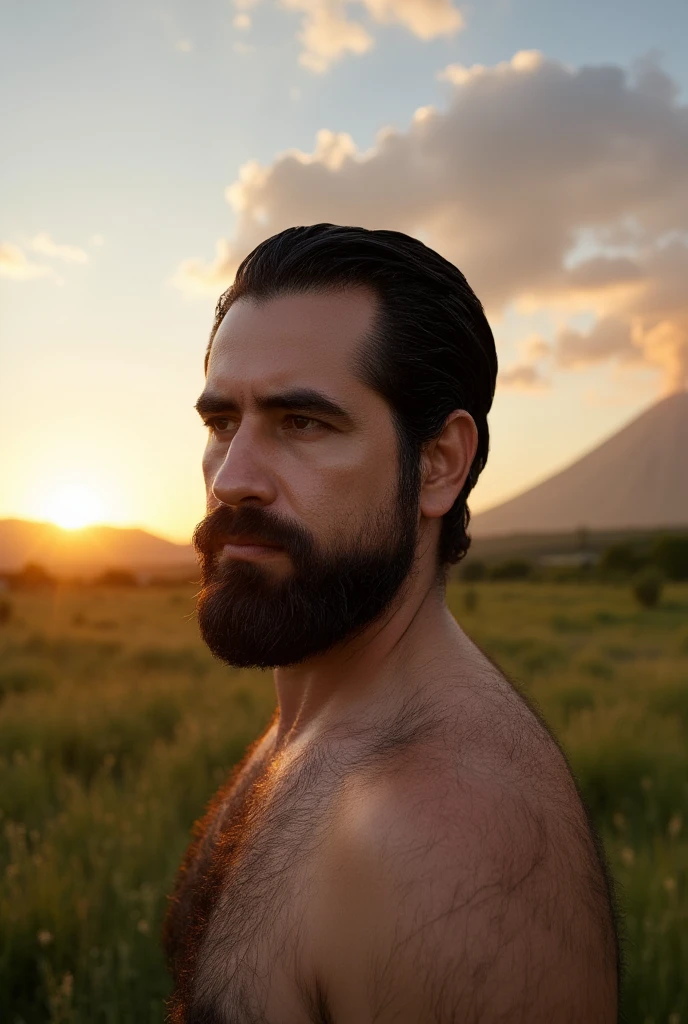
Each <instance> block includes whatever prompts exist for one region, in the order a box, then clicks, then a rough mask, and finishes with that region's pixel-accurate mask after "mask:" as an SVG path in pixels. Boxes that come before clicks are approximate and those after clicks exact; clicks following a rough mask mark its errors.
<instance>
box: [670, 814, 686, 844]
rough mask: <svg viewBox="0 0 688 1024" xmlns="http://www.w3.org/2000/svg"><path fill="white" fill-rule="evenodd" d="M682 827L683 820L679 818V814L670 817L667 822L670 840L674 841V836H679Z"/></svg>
mask: <svg viewBox="0 0 688 1024" xmlns="http://www.w3.org/2000/svg"><path fill="white" fill-rule="evenodd" d="M682 825H683V819H682V818H681V815H680V814H674V815H673V816H672V817H671V819H670V821H669V825H668V827H667V832H668V833H669V835H670V836H671V838H672V839H675V838H676V836H677V835H678V834H679V832H680V831H681V827H682Z"/></svg>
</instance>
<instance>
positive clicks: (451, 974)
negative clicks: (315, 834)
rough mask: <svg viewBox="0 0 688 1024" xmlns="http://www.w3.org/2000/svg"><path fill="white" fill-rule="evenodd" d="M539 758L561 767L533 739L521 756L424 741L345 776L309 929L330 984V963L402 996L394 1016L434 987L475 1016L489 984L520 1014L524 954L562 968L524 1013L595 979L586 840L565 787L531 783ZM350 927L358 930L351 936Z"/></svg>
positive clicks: (336, 972)
mask: <svg viewBox="0 0 688 1024" xmlns="http://www.w3.org/2000/svg"><path fill="white" fill-rule="evenodd" d="M527 766H529V768H528V770H527ZM545 766H548V767H549V770H550V771H554V772H559V771H561V770H562V769H561V764H557V759H556V757H555V755H554V753H553V751H552V750H551V748H550V747H549V746H548V744H547V743H544V742H543V745H542V747H541V748H538V745H537V744H536V745H535V749H532V750H530V751H528V755H527V757H526V755H525V754H524V753H521V754H518V753H517V752H516V750H514V751H513V754H512V756H511V758H508V757H507V758H505V757H504V756H502V755H501V754H499V756H498V755H497V753H496V752H495V751H494V750H493V751H492V753H491V756H490V757H487V758H482V759H481V758H480V757H470V756H469V757H468V758H464V759H461V758H456V757H454V758H452V757H447V756H446V755H440V754H439V753H438V752H437V751H434V752H433V751H426V752H424V753H419V754H418V755H417V756H416V757H415V758H409V757H408V756H407V757H405V758H402V759H399V761H398V763H397V764H396V765H395V766H394V770H387V771H385V772H384V773H382V774H380V775H379V776H378V777H377V778H376V779H374V780H372V781H371V780H366V782H365V783H364V784H362V785H356V784H352V785H351V786H350V787H349V790H348V792H347V793H346V795H345V797H344V798H343V799H342V800H341V803H340V805H339V811H340V812H341V813H340V814H339V815H338V816H337V819H336V825H335V827H334V828H333V830H332V832H331V834H330V839H329V841H328V843H327V844H326V845H327V850H326V851H324V857H323V865H324V872H325V874H324V877H323V882H324V887H323V888H322V889H321V890H320V891H321V893H322V902H321V915H322V916H321V919H320V922H319V926H320V929H318V928H316V932H318V930H319V934H320V936H321V945H320V949H319V957H320V958H321V962H322V963H323V965H324V966H323V970H324V972H325V974H326V975H327V974H328V973H329V974H330V975H331V976H332V977H333V979H335V980H334V982H333V983H334V984H335V987H336V985H337V981H336V978H337V977H339V980H340V982H341V981H342V979H343V977H344V975H342V973H341V972H342V969H344V970H345V972H346V974H347V976H348V977H349V978H351V976H352V975H353V976H354V977H360V978H365V980H366V986H367V989H368V991H375V990H379V991H381V990H382V988H384V986H385V985H387V986H389V988H390V990H391V991H394V992H395V993H396V995H395V999H394V1000H393V1003H394V1005H395V1006H397V1009H398V1008H399V1007H400V1006H402V1004H404V1003H405V1004H406V1010H404V1011H403V1013H402V1015H401V1016H400V1017H399V1018H398V1019H399V1020H400V1021H404V1020H406V1019H408V1020H413V1019H425V1017H424V1016H423V1014H427V1013H428V1006H429V1003H428V1002H426V1000H430V1002H432V1000H433V999H439V998H440V995H441V993H442V992H444V994H445V995H446V998H447V1000H448V1002H447V1006H448V1007H453V1008H454V1009H455V1010H456V1009H457V1008H458V1010H460V1011H461V1012H462V1013H463V1016H461V1015H460V1018H453V1017H451V1016H450V1015H448V1016H447V1018H446V1019H448V1020H452V1019H463V1020H466V1021H472V1020H473V1019H476V1020H477V1019H482V1017H480V1018H479V1015H478V1014H477V1008H478V1007H480V1006H482V1005H484V1006H485V1007H488V1008H490V1007H491V1003H490V999H491V998H492V994H491V991H490V990H491V987H494V986H497V988H498V989H499V990H500V991H501V993H502V995H500V996H499V998H498V999H497V1001H496V1003H495V1005H494V1013H495V1014H496V1013H497V1012H499V1013H502V1012H503V1013H505V1014H507V1015H508V1013H510V1012H513V1013H515V1014H518V1013H521V1012H525V1010H524V1009H523V1008H524V1007H525V1008H527V1006H528V1000H530V999H531V998H532V996H533V993H532V992H530V991H522V990H521V988H520V987H519V986H522V983H523V982H522V972H524V971H525V972H528V971H530V970H533V969H534V967H535V965H537V969H538V970H542V971H543V972H548V971H549V972H551V973H552V974H553V976H554V975H556V974H557V972H561V971H563V972H564V976H563V978H564V980H563V981H561V980H558V981H556V982H551V983H550V982H548V984H551V985H552V986H553V987H552V989H551V992H550V993H549V994H548V995H546V996H543V1000H544V1001H543V1002H542V1006H539V1005H537V1003H533V1007H534V1009H533V1012H532V1016H531V1017H530V1018H529V1019H532V1020H533V1021H538V1022H539V1021H540V1020H541V1019H542V1020H545V1019H547V1016H546V1015H547V1014H548V1013H550V1011H551V1008H552V1007H556V1006H557V1005H558V1002H557V1001H558V1000H559V999H564V998H569V997H570V996H571V993H572V992H573V990H574V989H575V987H576V985H587V984H589V983H590V982H591V979H592V984H593V988H597V989H598V990H599V987H600V984H601V982H599V975H598V979H597V981H596V980H595V977H594V976H595V972H596V971H599V962H598V964H597V965H595V963H594V962H592V960H591V957H592V959H593V960H594V958H595V957H598V958H599V956H600V955H601V952H603V951H604V952H605V955H607V956H608V957H611V956H612V953H611V951H610V948H609V945H608V941H607V940H608V938H609V936H608V935H606V936H605V934H604V914H605V908H604V907H603V906H601V904H600V902H599V900H598V903H597V905H593V904H594V903H595V898H594V894H592V893H591V886H592V888H593V889H594V879H593V876H594V874H595V870H596V867H595V863H594V850H593V849H592V847H591V843H590V838H589V834H588V831H587V825H586V819H585V815H584V812H583V809H582V805H581V804H580V800H579V799H578V797H577V794H576V792H575V787H574V786H573V785H572V784H571V787H570V788H567V786H566V785H564V784H559V785H558V784H556V783H552V782H549V783H547V782H546V781H543V780H542V772H543V770H544V768H545ZM535 774H539V776H540V781H539V784H537V785H535V784H534V783H533V777H534V775H535ZM352 936H358V937H359V938H361V937H362V941H360V942H357V943H356V944H355V945H354V946H353V948H352V945H351V943H352ZM502 958H506V959H504V960H502ZM609 962H611V961H609ZM505 963H506V964H509V963H510V964H511V965H512V966H511V968H508V969H505V967H504V964H505ZM605 970H606V973H605V977H607V978H609V977H611V973H612V971H611V966H610V967H609V969H608V970H607V969H606V968H605ZM557 986H559V987H557ZM361 998H362V997H361ZM611 998H612V997H611V996H610V995H609V994H608V995H607V997H606V1005H607V1006H609V1005H610V1003H609V1000H610V999H611ZM473 1000H475V1002H473ZM397 1001H398V1004H397ZM502 1004H503V1005H502ZM362 1005H363V1004H362V1003H361V1006H362ZM391 1005H392V1004H390V1006H391ZM573 1005H575V1003H574V1004H573ZM473 1006H475V1008H476V1016H475V1018H474V1017H473V1016H471V1013H470V1012H469V1010H470V1008H471V1007H473ZM357 1012H358V1011H357ZM360 1012H361V1013H362V1012H363V1011H362V1010H361V1011H360ZM486 1012H487V1011H486ZM390 1013H391V1014H392V1015H391V1016H390V1020H391V1019H397V1018H396V1017H394V1015H393V1013H392V1010H391V1009H390ZM404 1013H406V1016H404ZM414 1013H416V1014H417V1015H418V1014H420V1016H416V1017H415V1018H414V1017H413V1014H414ZM357 1019H359V1018H357ZM360 1019H364V1017H360ZM376 1019H377V1018H376ZM380 1019H381V1020H383V1019H386V1018H384V1017H382V1018H380ZM444 1019H445V1018H444V1016H443V1015H440V1014H438V1015H437V1020H438V1021H440V1020H444ZM490 1019H492V1018H490ZM495 1019H502V1017H498V1018H497V1017H496V1018H495ZM504 1019H507V1017H504ZM549 1019H555V1018H554V1017H550V1018H549ZM572 1019H573V1018H572ZM576 1019H582V1018H576ZM590 1020H591V1021H592V1020H600V1021H602V1020H605V1021H606V1020H611V1017H610V1016H608V1015H605V1014H604V1013H602V1014H601V1015H600V1016H599V1017H590Z"/></svg>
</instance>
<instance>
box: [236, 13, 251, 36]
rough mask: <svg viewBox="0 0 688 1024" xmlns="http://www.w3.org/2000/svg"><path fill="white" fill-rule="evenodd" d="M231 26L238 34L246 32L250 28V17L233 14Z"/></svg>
mask: <svg viewBox="0 0 688 1024" xmlns="http://www.w3.org/2000/svg"><path fill="white" fill-rule="evenodd" d="M232 24H233V25H234V28H238V29H239V31H240V32H247V31H248V30H249V29H250V27H251V16H250V14H235V15H234V19H233V21H232Z"/></svg>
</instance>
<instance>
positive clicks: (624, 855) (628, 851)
mask: <svg viewBox="0 0 688 1024" xmlns="http://www.w3.org/2000/svg"><path fill="white" fill-rule="evenodd" d="M621 860H622V861H623V863H624V864H625V865H626V867H627V868H630V867H632V865H633V864H634V863H635V851H634V850H633V849H632V847H630V846H624V848H623V850H622V851H621Z"/></svg>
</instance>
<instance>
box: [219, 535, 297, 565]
mask: <svg viewBox="0 0 688 1024" xmlns="http://www.w3.org/2000/svg"><path fill="white" fill-rule="evenodd" d="M214 550H215V554H216V555H217V556H218V557H222V556H223V555H225V556H229V557H230V558H239V559H246V558H249V559H253V558H260V557H270V556H271V555H276V554H280V553H282V552H283V551H284V548H282V547H281V545H279V544H273V543H272V542H271V541H266V540H263V538H262V537H256V535H255V534H242V535H241V536H236V537H231V536H227V535H225V536H224V537H222V538H221V539H220V540H219V541H218V542H217V544H215V545H214Z"/></svg>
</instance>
